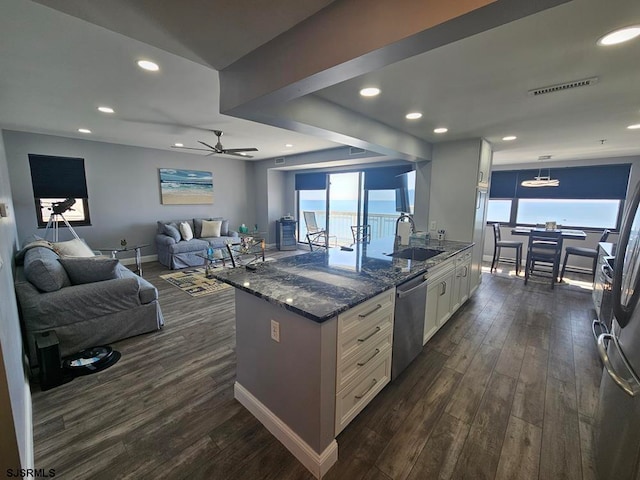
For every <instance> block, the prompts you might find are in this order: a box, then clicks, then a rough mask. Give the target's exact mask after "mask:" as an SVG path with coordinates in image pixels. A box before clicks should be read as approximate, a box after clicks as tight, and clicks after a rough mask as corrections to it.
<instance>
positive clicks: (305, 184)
mask: <svg viewBox="0 0 640 480" xmlns="http://www.w3.org/2000/svg"><path fill="white" fill-rule="evenodd" d="M326 188H327V174H326V173H296V190H325V189H326Z"/></svg>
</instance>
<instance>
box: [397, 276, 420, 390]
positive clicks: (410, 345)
mask: <svg viewBox="0 0 640 480" xmlns="http://www.w3.org/2000/svg"><path fill="white" fill-rule="evenodd" d="M425 277H426V275H420V276H419V277H417V278H414V279H412V280H409V281H407V282H405V283H403V284H401V285H398V286H397V287H396V307H395V316H394V321H393V353H392V357H391V380H394V379H395V378H396V377H397V376H398V375H400V373H402V371H403V370H404V369H405V368H407V366H409V364H410V363H411V362H412V361H413V359H414V358H416V357H417V356H418V354H419V353H420V352H421V351H422V338H423V335H424V316H425V308H426V304H427V280H425Z"/></svg>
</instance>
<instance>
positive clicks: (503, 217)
mask: <svg viewBox="0 0 640 480" xmlns="http://www.w3.org/2000/svg"><path fill="white" fill-rule="evenodd" d="M511 203H512V200H493V199H491V200H489V204H488V206H487V222H489V223H510V222H511Z"/></svg>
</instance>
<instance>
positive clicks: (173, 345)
mask: <svg viewBox="0 0 640 480" xmlns="http://www.w3.org/2000/svg"><path fill="white" fill-rule="evenodd" d="M275 254H276V255H278V254H279V253H278V252H275ZM163 273H166V270H165V269H164V268H163V267H162V266H161V265H160V264H158V263H148V264H145V278H147V280H149V281H150V282H152V283H153V284H154V285H156V287H157V288H158V290H159V293H160V301H161V305H162V310H163V312H164V315H165V321H166V325H165V327H164V329H163V330H162V331H159V332H156V333H152V334H147V335H142V336H139V337H136V338H132V339H127V340H124V341H121V342H118V343H116V344H114V345H113V346H114V347H115V348H116V349H117V350H119V351H120V352H121V353H122V359H121V360H120V361H119V362H118V363H117V364H116V365H114V366H113V367H111V368H109V369H107V370H105V371H103V372H100V373H98V374H95V375H90V376H86V377H80V378H77V379H75V380H73V381H72V382H71V383H68V384H66V385H63V386H60V387H58V388H55V389H53V390H50V391H47V392H41V391H40V390H39V387H38V386H37V385H36V384H33V385H32V390H33V410H34V434H35V455H36V467H37V468H45V469H49V468H54V469H55V471H56V478H61V479H74V480H77V479H85V478H86V479H89V478H91V479H102V478H104V479H116V478H118V479H120V478H122V479H124V478H127V479H128V478H131V479H138V478H163V479H182V478H195V479H199V478H202V479H224V480H228V479H250V480H254V479H278V480H281V479H290V480H294V479H295V480H307V479H312V478H313V477H312V475H311V474H310V473H309V472H307V471H306V470H305V468H304V467H303V466H302V465H301V464H300V463H299V462H298V461H297V460H296V459H295V458H294V457H293V456H292V455H291V454H290V453H289V452H288V451H287V450H286V449H285V448H284V447H283V446H282V445H281V444H280V443H279V442H278V441H277V440H276V439H275V438H274V437H273V436H272V435H271V434H270V433H269V432H268V431H267V430H266V429H265V428H264V427H263V426H262V425H261V424H260V423H259V422H258V421H257V420H255V419H254V418H253V416H251V414H249V413H248V412H247V411H246V410H245V409H244V408H243V407H242V406H241V405H240V404H239V403H238V402H237V401H236V400H234V398H233V382H234V378H235V361H236V359H235V324H234V292H233V289H231V288H230V289H228V290H226V291H222V292H219V293H217V294H214V295H211V296H206V297H201V298H194V297H190V296H189V295H187V294H186V293H183V292H182V291H180V290H179V289H177V288H175V287H173V286H171V285H170V284H169V283H167V282H165V281H164V280H162V279H160V278H159V275H161V274H163ZM569 278H571V277H569ZM574 278H576V279H578V280H583V281H585V282H588V277H587V276H584V275H575V276H574ZM590 293H591V292H590V290H588V289H581V288H578V287H577V286H575V285H566V284H563V285H559V286H557V287H556V288H555V289H554V290H550V289H549V287H548V286H547V285H545V284H538V283H533V282H530V283H529V285H527V286H524V285H523V280H522V278H515V277H513V276H511V277H509V276H508V275H506V274H503V273H498V274H493V275H492V274H489V273H485V274H483V282H482V285H481V286H480V288H479V289H478V291H477V292H476V294H475V295H474V296H473V297H472V298H471V300H469V301H468V302H467V303H466V304H465V305H464V306H463V307H462V308H461V309H460V310H459V311H458V312H457V313H456V314H455V315H454V316H453V317H452V318H451V319H450V320H449V321H448V323H447V324H446V325H445V326H444V327H443V328H442V329H441V330H440V331H439V332H438V333H437V334H436V335H435V336H434V337H433V339H432V340H431V341H430V342H429V343H428V344H427V346H426V347H425V349H424V350H423V352H422V353H421V354H420V356H419V357H418V358H417V359H416V360H415V361H414V363H413V364H412V365H411V366H410V367H409V368H408V369H407V370H405V372H403V374H402V375H400V377H398V378H397V379H396V380H395V381H394V382H393V383H392V384H389V385H388V386H387V387H386V388H385V389H384V390H383V391H382V392H381V393H380V394H379V395H378V396H377V397H376V398H375V399H374V400H373V401H372V403H371V404H370V405H369V406H368V407H367V408H366V409H365V410H364V411H363V412H362V413H361V414H360V415H359V416H358V417H356V419H355V420H354V421H353V422H352V423H351V424H350V425H349V426H348V427H347V428H346V429H345V430H344V431H343V432H342V433H341V434H340V436H339V437H338V445H339V460H338V462H337V463H336V465H335V466H334V467H333V468H332V469H331V470H330V471H329V472H328V474H327V475H326V476H325V478H326V479H329V480H334V479H340V480H344V479H346V480H356V479H384V480H389V479H392V480H397V479H411V480H420V479H430V478H438V479H474V480H475V479H519V480H520V479H540V480H549V479H589V480H591V479H595V478H596V475H595V469H594V465H593V444H592V440H591V438H592V432H593V418H594V415H595V411H596V409H597V400H598V386H599V382H600V375H601V365H600V364H599V360H598V358H597V352H596V348H595V345H594V342H593V339H592V338H591V336H590V335H591V333H590V321H591V318H592V316H593V315H594V314H595V312H593V311H592V304H591V296H590Z"/></svg>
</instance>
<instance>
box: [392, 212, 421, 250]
mask: <svg viewBox="0 0 640 480" xmlns="http://www.w3.org/2000/svg"><path fill="white" fill-rule="evenodd" d="M403 218H406V219H407V220H409V223H410V224H411V233H415V231H416V224H415V222H414V221H413V217H412V216H411V215H409V214H407V213H402V214H401V215H400V216H399V217H398V219H397V220H396V234H395V237H394V250H395V247H397V246H398V245H400V236H399V235H398V224H399V223H400V221H401V220H402V219H403Z"/></svg>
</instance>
